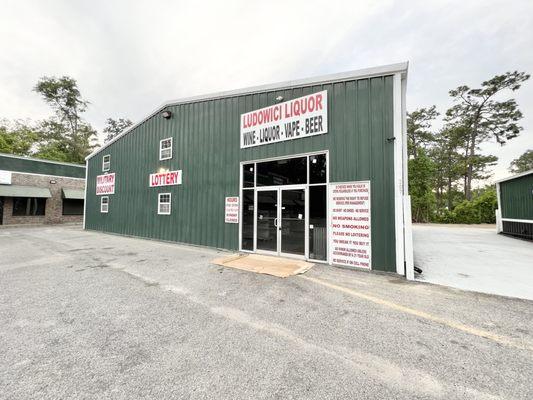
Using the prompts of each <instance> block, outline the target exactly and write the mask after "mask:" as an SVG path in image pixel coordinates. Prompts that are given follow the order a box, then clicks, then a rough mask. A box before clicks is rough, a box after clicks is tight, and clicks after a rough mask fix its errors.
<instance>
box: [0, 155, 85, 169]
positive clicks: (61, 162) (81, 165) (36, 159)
mask: <svg viewBox="0 0 533 400" xmlns="http://www.w3.org/2000/svg"><path fill="white" fill-rule="evenodd" d="M0 157H9V158H18V159H20V160H30V161H39V162H45V163H49V164H59V165H68V166H69V167H80V168H85V165H83V164H74V163H67V162H63V161H52V160H44V159H42V158H35V157H27V156H17V155H15V154H7V153H0Z"/></svg>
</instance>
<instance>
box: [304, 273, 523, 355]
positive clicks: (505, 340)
mask: <svg viewBox="0 0 533 400" xmlns="http://www.w3.org/2000/svg"><path fill="white" fill-rule="evenodd" d="M299 277H300V278H303V279H305V280H308V281H311V282H314V283H316V284H318V285H322V286H325V287H327V288H330V289H333V290H337V291H339V292H342V293H344V294H347V295H349V296H352V297H358V298H360V299H364V300H367V301H370V302H372V303H375V304H379V305H381V306H384V307H388V308H390V309H393V310H396V311H400V312H403V313H406V314H410V315H414V316H416V317H419V318H424V319H426V320H428V321H433V322H436V323H438V324H441V325H445V326H448V327H450V328H453V329H457V330H459V331H462V332H465V333H468V334H470V335H474V336H479V337H482V338H485V339H489V340H492V341H493V342H496V343H500V344H503V345H506V346H511V347H515V348H518V349H520V350H529V351H533V347H532V346H530V345H527V344H522V343H519V342H517V341H515V340H513V339H512V338H509V337H506V336H502V335H498V334H495V333H492V332H489V331H485V330H483V329H479V328H475V327H472V326H468V325H464V324H462V323H460V322H456V321H452V320H448V319H445V318H441V317H438V316H435V315H432V314H429V313H427V312H425V311H421V310H417V309H415V308H411V307H406V306H403V305H401V304H397V303H394V302H392V301H389V300H385V299H382V298H380V297H375V296H372V295H368V294H365V293H360V292H357V291H355V290H353V289H349V288H346V287H343V286H339V285H335V284H334V283H331V282H327V281H323V280H322V279H318V278H313V277H310V276H304V275H299Z"/></svg>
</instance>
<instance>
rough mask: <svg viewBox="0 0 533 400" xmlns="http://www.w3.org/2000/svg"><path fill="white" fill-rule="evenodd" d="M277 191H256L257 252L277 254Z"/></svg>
mask: <svg viewBox="0 0 533 400" xmlns="http://www.w3.org/2000/svg"><path fill="white" fill-rule="evenodd" d="M278 194H279V190H278V189H275V190H257V221H256V222H257V224H256V227H257V231H256V243H257V244H256V246H257V250H262V251H269V252H275V253H277V252H278Z"/></svg>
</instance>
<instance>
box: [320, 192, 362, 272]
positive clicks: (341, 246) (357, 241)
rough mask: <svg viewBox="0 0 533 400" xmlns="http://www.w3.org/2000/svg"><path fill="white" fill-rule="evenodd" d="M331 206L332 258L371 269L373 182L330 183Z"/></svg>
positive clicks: (339, 261)
mask: <svg viewBox="0 0 533 400" xmlns="http://www.w3.org/2000/svg"><path fill="white" fill-rule="evenodd" d="M346 206H347V207H346ZM354 206H356V207H354ZM357 206H358V207H357ZM329 209H330V212H329V215H330V221H329V227H330V238H329V257H330V261H331V262H332V263H333V264H338V265H345V266H348V267H358V268H368V269H370V268H371V265H372V263H371V255H372V247H371V237H370V182H368V181H364V182H351V183H332V184H330V186H329Z"/></svg>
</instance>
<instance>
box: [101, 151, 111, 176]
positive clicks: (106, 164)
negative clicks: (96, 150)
mask: <svg viewBox="0 0 533 400" xmlns="http://www.w3.org/2000/svg"><path fill="white" fill-rule="evenodd" d="M110 168H111V156H110V155H109V154H107V155H105V156H103V157H102V171H104V172H105V171H109V169H110Z"/></svg>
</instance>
